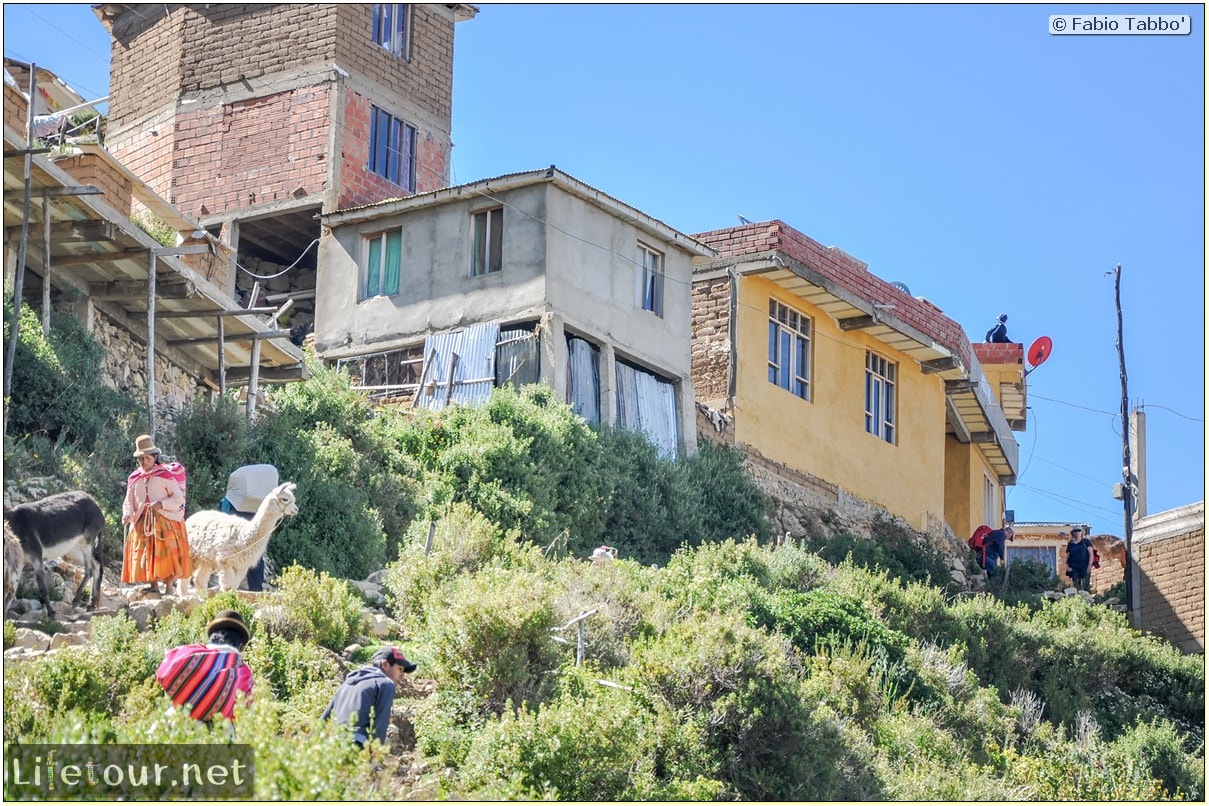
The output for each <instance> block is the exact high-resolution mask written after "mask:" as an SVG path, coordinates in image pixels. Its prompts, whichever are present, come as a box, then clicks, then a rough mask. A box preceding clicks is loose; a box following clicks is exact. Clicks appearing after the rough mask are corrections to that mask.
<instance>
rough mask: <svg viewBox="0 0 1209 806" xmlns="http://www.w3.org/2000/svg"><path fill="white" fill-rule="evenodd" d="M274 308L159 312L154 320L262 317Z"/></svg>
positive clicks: (273, 310) (274, 309)
mask: <svg viewBox="0 0 1209 806" xmlns="http://www.w3.org/2000/svg"><path fill="white" fill-rule="evenodd" d="M276 310H277V309H276V308H272V307H270V308H228V309H221V308H213V309H209V308H208V309H206V310H204V311H160V312H159V313H157V314H156V315H155V318H156V319H206V318H208V317H211V316H220V317H221V316H244V315H251V316H263V315H264V314H269V313H274V312H275V311H276Z"/></svg>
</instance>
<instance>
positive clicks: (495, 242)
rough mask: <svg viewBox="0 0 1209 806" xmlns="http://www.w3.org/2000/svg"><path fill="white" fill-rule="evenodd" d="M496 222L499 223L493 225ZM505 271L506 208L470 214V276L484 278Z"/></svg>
mask: <svg viewBox="0 0 1209 806" xmlns="http://www.w3.org/2000/svg"><path fill="white" fill-rule="evenodd" d="M496 221H498V222H499V223H498V224H494V225H493V222H496ZM492 233H494V237H493V235H492ZM480 234H481V236H482V237H481V239H480ZM503 269H504V208H503V207H488V208H487V209H485V210H476V211H475V212H473V213H471V214H470V276H471V277H483V276H485V275H488V274H495V273H497V272H500V271H503Z"/></svg>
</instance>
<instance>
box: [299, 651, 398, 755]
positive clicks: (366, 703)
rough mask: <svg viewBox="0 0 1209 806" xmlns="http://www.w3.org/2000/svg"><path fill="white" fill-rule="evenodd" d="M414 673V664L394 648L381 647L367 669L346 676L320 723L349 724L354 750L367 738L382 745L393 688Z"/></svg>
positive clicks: (393, 695) (393, 697) (393, 694)
mask: <svg viewBox="0 0 1209 806" xmlns="http://www.w3.org/2000/svg"><path fill="white" fill-rule="evenodd" d="M415 670H416V664H414V663H412V662H411V661H409V660H408V659H407V658H405V657H404V656H403V653H402V652H400V651H399V650H398V648H397V647H393V646H385V647H382V648H381V649H379V650H378V651H377V652H375V653H374V656H373V657H372V658H371V659H370V662H369V664H368V665H366V666H362V667H361V668H359V669H354V670H353V671H351V672H349V673H348V677H346V678H344V682H343V683H341V684H340V688H338V689H337V690H336V694H335V696H333V697H332V701H331V702H330V703H328V706H327V708H325V709H324V711H323V715H322V716H321V717H320V719H332V720H334V721H335V722H337V723H339V724H341V725H350V724H351V725H352V728H353V741H354V742H356V743H357V746H358V747H364V746H365V743H366V742H367V741H369V737H370V735H371V734H372V735H373V737H374V738H375V739H377V740H378V741H379V742H385V741H386V728H387V726H388V725H389V724H390V709H391V706H393V705H394V703H395V686H397V685H399V684H400V683H402V682H403V676H404V675H406V674H410V673H411V672H414V671H415Z"/></svg>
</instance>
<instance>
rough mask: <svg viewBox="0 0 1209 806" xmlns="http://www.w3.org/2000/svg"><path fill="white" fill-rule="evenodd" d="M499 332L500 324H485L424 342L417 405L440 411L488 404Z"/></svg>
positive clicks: (439, 335)
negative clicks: (454, 405)
mask: <svg viewBox="0 0 1209 806" xmlns="http://www.w3.org/2000/svg"><path fill="white" fill-rule="evenodd" d="M499 333H500V326H499V323H498V322H485V323H483V324H480V325H472V326H471V327H468V328H466V329H465V330H459V331H456V332H454V333H440V334H438V335H435V336H429V337H428V338H427V339H425V340H424V355H425V359H424V371H423V377H424V381H423V383H422V384H421V386H420V391H419V393H418V394H417V395H416V401H415V402H416V405H417V406H423V407H424V408H427V409H431V410H433V411H440V410H441V409H443V408H445V406H446V405H448V404H449V403H460V404H462V405H468V406H474V405H477V404H479V403H486V402H487V399H488V398H489V397H490V396H491V389H492V387H493V386H494V385H495V343H496V342H497V341H498V340H499ZM455 356H456V358H455Z"/></svg>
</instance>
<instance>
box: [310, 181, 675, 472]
mask: <svg viewBox="0 0 1209 806" xmlns="http://www.w3.org/2000/svg"><path fill="white" fill-rule="evenodd" d="M501 204H502V207H503V216H504V218H503V242H502V248H503V269H502V270H501V271H499V272H494V273H491V274H487V275H483V276H479V277H472V276H471V275H470V259H471V251H472V238H473V218H472V217H473V215H474V214H475V213H477V212H479V211H482V210H487V209H491V208H495V207H500V206H501ZM547 222H549V226H548V225H547ZM393 229H401V230H402V233H403V268H402V277H401V284H400V291H399V293H398V294H395V295H391V296H377V297H372V298H369V299H365V300H361V299H359V295H360V289H361V287H362V284H363V280H362V268H361V267H362V265H363V264H364V262H365V259H366V255H367V246H366V238H367V237H368V236H372V235H375V234H379V233H383V232H387V231H390V230H393ZM567 233H574V235H568V234H567ZM639 240H642V242H643V243H646V244H647V245H648V246H650V247H652V248H655V249H658V250H660V251H662V252H663V254H664V272H665V275H666V277H665V286H664V291H665V297H664V311H663V316H662V317H660V316H656V315H655V314H653V313H650V312H648V311H644V310H642V309H641V306H640V305H639V299H638V285H639V277H638V274H637V271H638V269H637V267H636V265H635V259H634V258H635V256H636V250H637V243H638V241H639ZM602 246H603V247H605V248H603V249H602V248H600V247H602ZM319 263H320V265H321V266H322V267H323V268H322V270H321V271H320V272H319V276H318V279H317V284H316V310H315V323H316V331H315V349H316V353H317V354H318V355H319V357H320V358H322V359H324V360H328V361H331V360H336V359H339V358H344V357H349V356H356V355H360V354H363V353H368V352H377V351H381V350H389V349H396V348H401V347H407V346H411V345H413V344H415V343H416V342H418V341H421V340H423V339H424V338H425V337H426V336H428V335H431V334H435V333H441V332H444V331H448V330H454V329H457V328H460V327H465V326H468V325H471V324H475V323H478V322H487V321H500V322H502V323H505V324H507V323H516V322H532V321H537V320H541V321H542V323H543V336H542V351H543V363H542V372H541V375H542V379H543V381H545V382H547V383H549V384H550V385H551V386H552V387H554V389H555V391H556V392H558V393H559V394H560V395H565V393H566V377H565V375H566V357H567V351H566V344H565V337H566V335H567V334H574V335H577V336H580V337H582V338H585V339H587V340H588V341H590V342H592V343H594V344H596V345H597V346H598V347H600V348H601V358H600V360H601V365H600V373H601V386H602V392H601V396H602V412H603V416H604V419H605V421H606V422H610V421H612V415H613V409H614V407H613V405H612V398H611V390H612V388H613V384H612V380H611V379H612V377H613V373H614V368H615V363H614V362H615V361H617V360H630V361H632V362H634V363H636V364H638V365H641V366H642V367H644V368H645V369H647V370H650V371H653V372H655V373H656V374H658V375H661V376H663V377H665V378H667V379H670V380H672V381H673V382H674V384H675V388H676V405H677V409H678V418H679V427H680V431H681V444H680V449H681V450H682V451H684V452H686V453H689V454H691V453H692V452H693V451H694V450H695V447H696V415H695V413H694V410H693V390H692V381H691V379H690V377H689V363H690V362H689V351H690V338H689V332H690V330H689V327H690V326H689V319H690V300H689V281H690V280H689V278H690V277H691V274H692V263H691V257H690V255H689V254H688V253H687V252H685V251H683V249H681V248H679V247H677V246H674V245H672V244H671V243H668V242H666V241H665V240H663V238H662V237H661V236H659V235H656V234H654V233H653V232H650V231H640V230H639V228H638V227H637V226H636V225H635V224H634V223H632V222H630V221H627V220H623V219H622V218H620V217H618V216H616V215H614V214H612V213H610V212H608V211H606V210H605V209H602V208H601V207H600V206H598V205H596V204H592V203H590V202H588V201H586V200H584V199H582V198H580V197H579V196H577V195H575V194H572V193H570V192H568V191H567V190H565V189H563V188H562V187H560V186H558V185H556V184H554V183H551V182H545V181H539V182H537V183H535V184H529V185H523V186H520V187H514V188H511V189H506V190H498V191H495V190H493V191H492V192H491V195H490V197H488V196H486V195H483V194H482V193H478V192H475V191H473V190H466V191H465V192H463V193H460V194H458V195H457V196H454V197H452V198H451V200H446V201H443V202H441V203H438V204H432V205H427V206H420V207H416V208H414V209H410V210H406V211H403V212H396V213H394V214H390V215H385V216H383V217H380V218H376V219H374V220H372V221H368V222H362V223H356V224H345V225H339V226H337V227H335V228H334V229H332V230H330V231H328V232H326V233H325V234H324V236H323V238H322V240H321V242H320V245H319Z"/></svg>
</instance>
